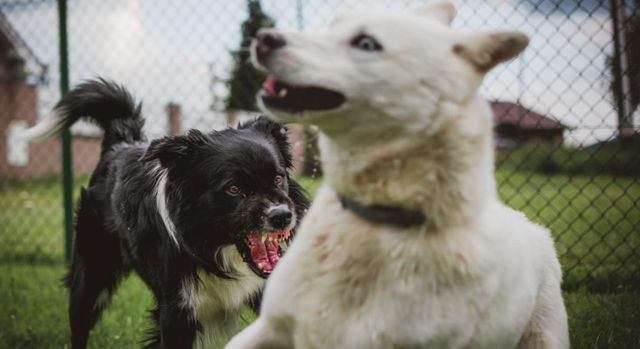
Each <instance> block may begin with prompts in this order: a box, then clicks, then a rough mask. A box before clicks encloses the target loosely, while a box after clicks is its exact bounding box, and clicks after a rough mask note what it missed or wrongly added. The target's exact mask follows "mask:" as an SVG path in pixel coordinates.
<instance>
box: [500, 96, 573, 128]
mask: <svg viewBox="0 0 640 349" xmlns="http://www.w3.org/2000/svg"><path fill="white" fill-rule="evenodd" d="M490 104H491V109H493V115H494V118H493V120H494V122H495V124H496V125H514V126H517V127H518V128H521V129H525V130H560V129H565V128H567V126H565V125H563V124H561V123H560V122H558V121H556V120H553V119H551V118H549V117H546V116H543V115H540V114H538V113H536V112H534V111H532V110H530V109H527V108H525V107H523V106H521V105H519V104H516V103H511V102H499V101H493V102H490Z"/></svg>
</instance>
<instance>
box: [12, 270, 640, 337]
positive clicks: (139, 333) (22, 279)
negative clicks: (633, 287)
mask: <svg viewBox="0 0 640 349" xmlns="http://www.w3.org/2000/svg"><path fill="white" fill-rule="evenodd" d="M63 273H64V268H63V267H61V266H46V265H19V264H0V275H2V278H1V280H2V282H1V283H0V299H1V300H2V301H0V348H11V349H32V348H38V349H64V348H69V326H68V324H67V321H68V320H67V313H66V311H67V294H66V291H64V290H63V289H62V288H61V287H60V283H59V279H60V277H61V276H62V275H63ZM152 303H153V301H152V296H151V293H150V292H149V290H148V289H147V288H146V286H145V285H144V284H143V283H142V281H140V279H138V278H137V277H131V278H129V279H128V280H126V281H125V282H124V283H123V284H122V286H121V287H120V289H119V291H118V293H117V294H116V296H115V297H114V300H113V303H112V305H111V307H110V309H109V310H108V311H107V312H106V313H105V316H104V317H103V319H102V320H101V321H100V322H99V323H98V325H97V326H96V328H95V329H94V331H93V332H92V334H91V337H90V341H89V343H90V346H89V348H94V349H98V348H100V349H110V348H114V349H115V348H139V347H140V345H139V343H140V341H141V340H143V339H144V332H145V330H147V329H148V328H149V326H150V325H151V323H150V321H149V320H148V317H147V310H148V309H150V308H151V306H152ZM565 303H566V306H567V311H568V313H569V327H570V335H571V342H572V348H575V349H605V348H611V349H622V348H624V349H640V332H639V331H638V328H640V297H638V295H637V294H636V293H629V292H622V293H619V294H606V295H603V294H591V293H587V292H585V291H576V292H571V293H566V294H565ZM243 317H244V319H245V320H246V321H244V320H241V325H242V326H245V325H246V324H247V322H250V321H252V320H253V319H254V316H253V314H251V313H250V312H249V311H246V312H245V314H244V316H243Z"/></svg>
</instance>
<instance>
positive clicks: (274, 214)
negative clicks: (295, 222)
mask: <svg viewBox="0 0 640 349" xmlns="http://www.w3.org/2000/svg"><path fill="white" fill-rule="evenodd" d="M292 217H293V212H291V210H289V208H288V207H287V206H285V205H278V206H275V207H272V208H270V209H269V211H268V212H267V220H268V221H269V224H270V225H271V226H272V227H273V228H275V229H284V228H286V227H288V226H289V224H291V218H292Z"/></svg>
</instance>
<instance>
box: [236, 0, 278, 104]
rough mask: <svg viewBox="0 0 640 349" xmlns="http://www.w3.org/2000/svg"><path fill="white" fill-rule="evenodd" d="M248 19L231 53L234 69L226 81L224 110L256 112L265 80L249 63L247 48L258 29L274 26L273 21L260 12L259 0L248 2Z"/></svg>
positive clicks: (249, 0)
mask: <svg viewBox="0 0 640 349" xmlns="http://www.w3.org/2000/svg"><path fill="white" fill-rule="evenodd" d="M247 7H248V12H249V18H247V20H245V21H244V22H243V23H242V41H241V42H240V48H239V49H238V50H237V51H232V52H231V56H232V58H233V62H234V67H233V70H232V71H231V77H230V78H229V80H227V84H228V86H229V95H228V96H227V98H226V99H225V109H226V110H251V111H257V110H258V109H257V106H256V93H258V90H260V88H261V86H262V83H263V81H264V79H265V76H264V74H263V73H261V72H259V71H257V70H256V69H255V68H254V67H253V65H251V61H250V57H251V55H250V53H249V46H250V45H251V40H252V39H253V38H254V37H255V35H256V33H257V32H258V29H260V28H264V27H273V26H275V21H274V20H273V19H272V18H271V17H269V16H267V15H266V14H265V13H264V12H262V6H261V5H260V0H248V1H247Z"/></svg>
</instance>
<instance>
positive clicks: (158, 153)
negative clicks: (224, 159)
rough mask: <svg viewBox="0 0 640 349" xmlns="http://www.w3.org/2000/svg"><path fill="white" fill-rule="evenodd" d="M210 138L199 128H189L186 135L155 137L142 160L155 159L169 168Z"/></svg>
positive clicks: (202, 145)
mask: <svg viewBox="0 0 640 349" xmlns="http://www.w3.org/2000/svg"><path fill="white" fill-rule="evenodd" d="M208 142H209V138H207V136H206V135H204V134H203V133H202V132H200V131H198V130H189V131H188V132H187V134H186V135H184V136H165V137H162V138H158V139H154V140H153V141H152V142H151V144H150V145H149V148H147V151H146V152H145V153H144V155H142V157H141V158H140V161H143V162H148V161H152V160H155V159H158V160H159V161H160V164H161V165H162V167H166V168H169V167H171V166H173V165H175V164H176V163H178V162H180V161H181V160H183V159H184V158H186V157H188V156H189V155H191V154H193V152H194V151H196V150H197V149H199V148H202V147H204V146H205V145H206V144H208Z"/></svg>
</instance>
